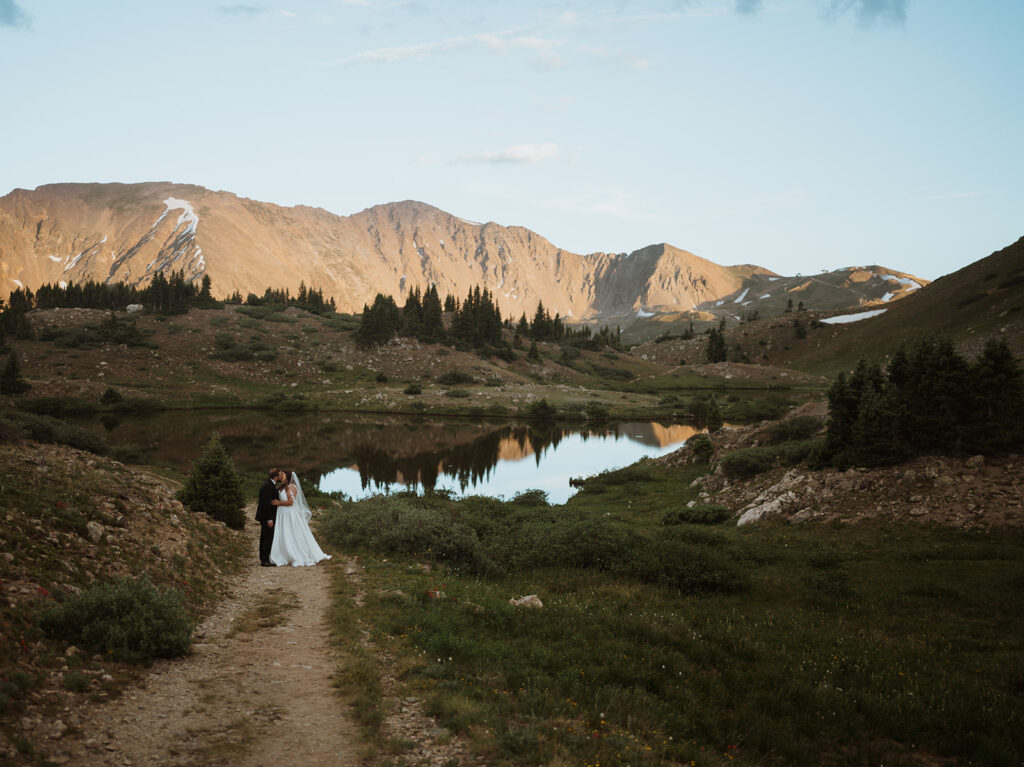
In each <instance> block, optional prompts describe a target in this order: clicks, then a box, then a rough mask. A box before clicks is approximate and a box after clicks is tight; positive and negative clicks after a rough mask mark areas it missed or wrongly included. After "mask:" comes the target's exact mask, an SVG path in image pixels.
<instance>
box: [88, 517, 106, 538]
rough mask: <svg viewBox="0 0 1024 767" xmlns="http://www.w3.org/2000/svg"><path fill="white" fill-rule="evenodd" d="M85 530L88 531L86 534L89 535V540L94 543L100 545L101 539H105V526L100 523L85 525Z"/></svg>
mask: <svg viewBox="0 0 1024 767" xmlns="http://www.w3.org/2000/svg"><path fill="white" fill-rule="evenodd" d="M85 529H86V532H88V533H89V539H90V540H91V541H92V542H93V543H99V542H100V539H101V538H102V537H103V532H104V530H103V525H101V524H100V523H99V522H92V521H89V522H86V523H85Z"/></svg>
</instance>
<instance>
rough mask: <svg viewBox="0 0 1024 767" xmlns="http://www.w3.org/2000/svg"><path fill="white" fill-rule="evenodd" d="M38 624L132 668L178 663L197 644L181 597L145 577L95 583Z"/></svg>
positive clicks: (44, 615) (58, 605)
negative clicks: (159, 662)
mask: <svg viewBox="0 0 1024 767" xmlns="http://www.w3.org/2000/svg"><path fill="white" fill-rule="evenodd" d="M39 623H40V625H41V627H42V628H43V630H44V631H45V632H46V633H47V634H49V635H50V636H53V637H59V638H61V639H63V640H65V641H67V642H70V643H73V644H75V645H78V646H80V647H87V648H89V649H90V650H94V651H96V652H102V653H104V654H109V655H110V656H112V657H113V659H114V660H119V661H125V662H128V663H148V662H150V661H153V660H155V659H156V658H177V657H180V656H182V655H185V654H186V653H187V652H188V651H189V649H190V647H191V644H192V623H191V621H190V620H189V618H188V616H187V614H186V612H185V608H184V605H183V604H182V601H181V597H180V596H179V595H178V593H177V592H175V591H173V590H171V589H163V588H160V587H158V586H155V585H153V584H152V583H151V582H150V581H149V579H148V578H147V577H145V576H143V577H141V578H121V579H119V580H115V581H111V582H109V583H99V584H96V585H94V586H92V587H90V588H88V589H86V590H84V591H81V592H79V593H78V594H75V595H73V596H71V597H69V598H68V599H67V600H65V601H63V602H58V603H56V604H54V605H52V606H51V607H49V608H48V609H46V610H45V611H44V612H43V613H42V614H41V615H40V619H39Z"/></svg>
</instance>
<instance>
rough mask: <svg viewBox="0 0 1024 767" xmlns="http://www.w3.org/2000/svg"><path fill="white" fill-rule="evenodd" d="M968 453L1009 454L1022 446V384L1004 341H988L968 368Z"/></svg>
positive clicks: (1023, 424)
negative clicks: (970, 403) (969, 398)
mask: <svg viewBox="0 0 1024 767" xmlns="http://www.w3.org/2000/svg"><path fill="white" fill-rule="evenodd" d="M971 393H972V395H973V403H972V404H973V406H972V408H971V413H970V416H969V422H968V424H967V432H968V442H969V449H970V450H971V451H972V452H974V451H979V452H992V451H996V450H1013V449H1016V448H1018V447H1019V446H1020V444H1021V443H1022V442H1024V380H1022V376H1021V370H1020V366H1019V365H1018V364H1017V360H1016V358H1015V357H1014V356H1013V352H1012V351H1010V347H1009V345H1008V344H1007V343H1006V341H1005V340H1000V341H996V340H995V339H989V341H988V343H986V344H985V348H984V350H983V351H982V353H981V355H980V356H979V357H978V359H977V360H976V361H975V363H974V365H973V366H972V367H971Z"/></svg>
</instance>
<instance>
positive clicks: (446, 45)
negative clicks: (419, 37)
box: [341, 37, 475, 64]
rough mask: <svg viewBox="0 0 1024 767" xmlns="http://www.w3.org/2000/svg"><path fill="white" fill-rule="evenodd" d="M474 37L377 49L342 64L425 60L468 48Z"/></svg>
mask: <svg viewBox="0 0 1024 767" xmlns="http://www.w3.org/2000/svg"><path fill="white" fill-rule="evenodd" d="M474 39H475V38H474V37H449V38H447V39H445V40H439V41H438V42H434V43H420V44H419V45H397V46H394V47H391V48H376V49H374V50H372V51H363V52H362V53H357V54H355V55H354V56H349V57H348V58H347V59H344V60H343V61H342V62H341V63H342V64H389V63H391V62H394V61H408V60H410V59H425V58H428V57H430V56H435V55H437V54H438V53H444V52H445V51H451V50H456V49H459V48H467V47H469V46H470V45H472V44H473V42H474Z"/></svg>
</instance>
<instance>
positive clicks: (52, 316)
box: [8, 306, 819, 418]
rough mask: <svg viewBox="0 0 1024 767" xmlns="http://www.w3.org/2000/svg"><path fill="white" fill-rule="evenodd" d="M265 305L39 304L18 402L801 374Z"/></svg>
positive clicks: (452, 393) (619, 412) (519, 391)
mask: <svg viewBox="0 0 1024 767" xmlns="http://www.w3.org/2000/svg"><path fill="white" fill-rule="evenodd" d="M264 309H265V308H264V307H247V306H228V307H225V308H224V309H220V310H216V309H193V310H191V311H190V312H188V313H187V314H181V315H172V316H163V315H154V314H143V315H127V314H125V313H123V312H119V313H118V314H117V315H116V317H115V318H114V319H113V320H111V315H110V313H107V312H103V311H99V310H91V309H52V310H45V311H41V310H36V311H33V312H31V313H30V314H29V315H28V316H29V321H30V322H31V324H32V326H33V328H34V331H35V335H34V338H33V339H31V340H20V339H19V340H16V339H10V338H9V339H8V342H9V345H10V346H11V347H12V348H13V349H14V351H15V353H16V354H17V356H18V359H19V362H20V365H21V369H22V374H23V377H24V378H25V380H26V381H27V382H28V383H29V384H31V387H32V388H31V389H30V390H29V391H28V392H27V393H25V394H23V395H21V396H20V397H19V398H18V400H17V401H18V402H19V403H20V405H26V406H28V407H30V408H32V409H35V411H36V412H41V413H52V414H56V415H61V414H62V413H61V412H60V411H62V410H68V409H76V408H77V409H81V410H84V411H86V412H88V411H90V410H91V411H93V412H95V411H96V410H97V409H98V408H99V406H100V399H101V397H103V396H104V394H105V393H106V392H107V390H108V389H113V390H114V392H115V393H116V394H114V395H108V396H113V397H120V398H122V399H121V401H118V402H109V403H106V404H105V405H104V408H105V409H108V410H113V411H128V412H131V411H133V410H153V409H168V408H183V407H184V408H189V407H204V408H208V407H268V406H269V407H273V408H276V409H280V410H289V409H291V410H300V409H329V410H349V411H367V412H397V413H423V414H466V415H473V416H495V417H508V416H529V415H531V413H532V411H533V408H534V406H535V405H536V403H538V402H539V401H540V400H542V399H544V400H546V401H547V402H548V403H549V404H550V405H552V406H553V407H555V408H556V409H557V411H558V412H559V414H560V415H562V416H566V417H572V418H585V417H594V416H595V415H598V416H600V417H605V416H611V417H636V416H642V417H655V416H657V417H672V415H673V413H680V412H685V411H680V409H679V406H680V402H679V401H674V402H666V401H665V392H666V391H667V390H679V389H694V390H704V391H709V390H715V391H722V392H725V393H727V392H729V391H730V390H733V389H740V390H744V391H746V390H761V391H767V390H777V389H780V388H787V387H788V385H789V383H791V382H787V381H785V380H784V379H778V378H776V379H775V380H770V379H768V378H765V377H762V376H742V375H740V376H737V375H734V374H733V373H729V372H728V371H721V370H717V369H707V370H698V369H694V370H693V371H692V372H688V373H686V374H685V375H681V374H680V373H679V372H678V371H677V370H676V365H675V362H673V363H671V364H668V365H666V364H661V363H660V362H658V361H656V360H653V359H645V358H644V357H643V356H638V355H634V354H629V353H627V352H623V351H616V350H612V349H608V348H606V349H604V350H603V351H593V350H588V349H581V348H578V347H574V346H572V345H571V344H569V343H563V344H556V343H544V342H542V343H539V344H538V357H537V359H530V358H529V356H528V354H527V350H526V349H518V350H514V351H513V352H512V354H511V355H509V354H507V353H505V354H503V355H499V354H498V353H497V352H495V353H494V354H493V355H490V356H489V355H486V354H478V353H474V352H472V351H468V350H467V351H461V350H458V349H453V348H450V347H447V346H442V345H439V344H423V343H419V342H417V341H415V340H412V339H406V338H403V339H397V340H395V341H393V342H391V343H389V344H387V345H385V346H384V347H381V348H377V349H370V350H361V349H358V348H357V347H356V345H355V343H354V341H353V332H352V331H353V329H354V328H355V327H356V326H357V324H358V323H357V321H356V320H355V319H354V318H352V317H350V316H347V315H337V316H332V317H321V316H318V315H315V314H310V313H307V312H305V311H302V310H300V309H295V308H290V309H287V310H284V311H269V312H268V311H265V310H264ZM762 379H764V380H762ZM814 385H815V386H817V385H819V384H817V383H815V384H814ZM55 398H56V399H55ZM33 400H35V402H33ZM726 416H727V417H729V414H728V413H726Z"/></svg>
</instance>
